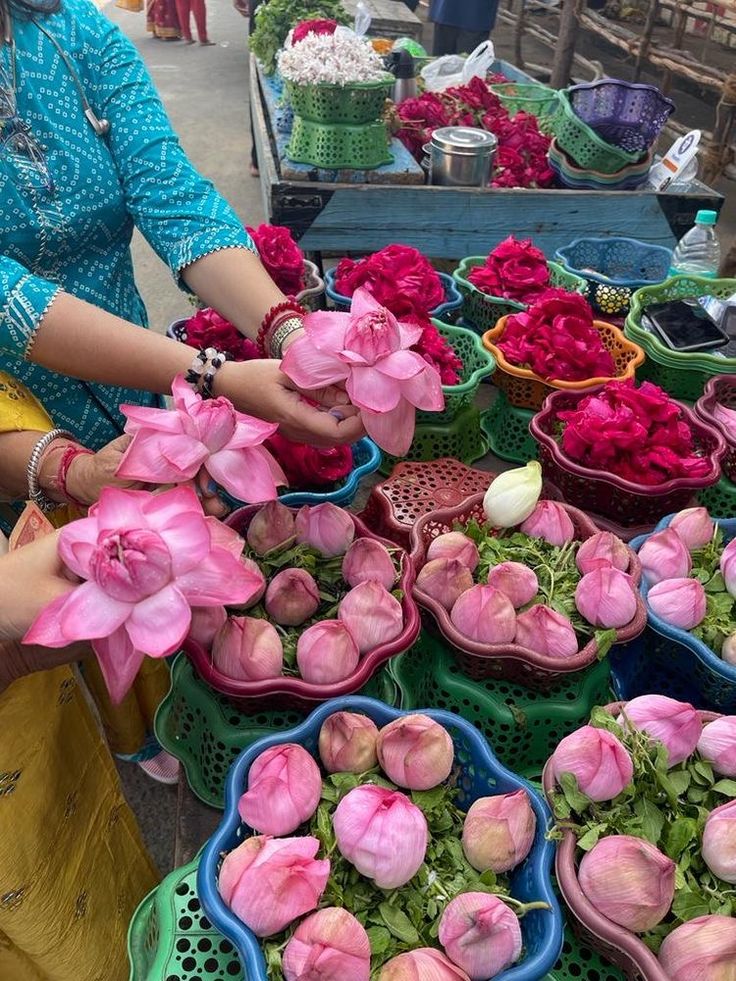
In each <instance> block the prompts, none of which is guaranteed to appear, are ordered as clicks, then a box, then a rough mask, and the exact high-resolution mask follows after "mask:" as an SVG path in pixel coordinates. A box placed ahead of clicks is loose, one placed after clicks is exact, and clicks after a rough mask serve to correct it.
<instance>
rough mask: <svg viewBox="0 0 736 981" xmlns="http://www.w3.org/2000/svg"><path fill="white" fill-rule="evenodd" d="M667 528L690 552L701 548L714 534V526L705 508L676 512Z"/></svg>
mask: <svg viewBox="0 0 736 981" xmlns="http://www.w3.org/2000/svg"><path fill="white" fill-rule="evenodd" d="M669 527H670V528H672V529H673V530H674V531H676V532H677V534H678V535H679V536H680V538H681V539H682V543H683V545H684V546H685V548H686V549H688V550H689V551H690V552H694V551H695V549H698V548H703V547H704V546H705V545H707V544H708V542H710V540H711V539H712V538H713V535H714V534H715V530H716V525H715V522H714V521H713V519H712V518H711V516H710V515H709V514H708V509H707V508H685V510H684V511H678V512H677V514H676V515H675V516H674V518H672V520H671V521H670V523H669Z"/></svg>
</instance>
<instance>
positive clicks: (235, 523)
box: [184, 505, 421, 712]
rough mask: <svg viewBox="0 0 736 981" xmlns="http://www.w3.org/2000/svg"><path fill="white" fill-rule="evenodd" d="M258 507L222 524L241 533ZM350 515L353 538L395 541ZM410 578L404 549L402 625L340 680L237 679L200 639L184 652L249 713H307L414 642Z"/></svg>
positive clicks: (416, 625) (416, 621)
mask: <svg viewBox="0 0 736 981" xmlns="http://www.w3.org/2000/svg"><path fill="white" fill-rule="evenodd" d="M258 509H259V508H258V505H251V506H249V507H245V508H240V510H238V511H235V512H233V514H231V515H230V517H229V518H228V519H227V521H226V524H228V525H229V526H230V527H231V528H234V529H235V530H236V531H237V532H239V533H240V534H242V535H244V534H245V532H246V531H247V530H248V525H249V524H250V522H251V520H252V519H253V516H254V515H255V514H256V512H257V511H258ZM292 510H296V509H292ZM350 517H351V518H352V519H353V521H354V522H355V534H356V537H357V538H373V539H376V540H377V541H383V544H384V545H388V546H392V545H393V543H392V542H387V541H384V540H383V539H381V538H379V536H378V535H374V534H373V532H372V531H370V530H369V529H368V528H367V527H366V525H365V524H363V522H362V521H361V520H360V519H359V518H357V517H355V515H352V514H351V515H350ZM414 578H415V575H414V563H413V562H412V560H411V558H410V557H409V555H408V554H403V555H402V556H401V571H400V573H399V582H398V588H399V589H400V590H401V591H402V593H403V598H402V600H401V608H402V610H403V613H404V629H403V630H402V631H401V633H400V634H399V636H398V637H397V638H396V639H395V640H392V641H391V642H390V643H389V644H382V645H381V646H380V647H375V648H374V649H373V650H371V651H368V652H367V653H366V654H364V655H363V657H361V659H360V662H359V663H358V667H357V668H356V669H355V671H353V673H352V674H351V675H350V676H349V677H348V678H345V679H344V680H343V681H341V682H339V683H338V684H334V685H315V684H312V683H310V682H307V681H304V680H303V679H302V678H285V677H281V678H268V679H266V680H264V681H239V680H237V679H235V678H229V677H228V676H227V675H224V674H222V672H221V671H218V669H217V668H216V667H215V665H214V664H213V663H212V658H211V655H210V652H209V651H207V650H206V649H205V648H204V647H202V646H201V645H200V644H196V643H194V642H193V641H191V640H187V641H186V642H185V644H184V651H185V652H186V654H187V656H188V657H189V659H190V660H191V662H192V664H193V665H194V667H195V668H196V669H197V672H198V673H199V675H200V676H201V677H202V678H203V679H204V680H205V681H206V682H207V683H208V684H209V685H211V686H212V687H213V688H214V689H215V691H219V692H221V693H222V694H223V695H226V696H227V697H228V698H229V699H230V700H231V701H233V702H234V703H235V704H236V705H238V706H239V707H240V708H243V709H245V710H246V711H248V712H257V711H261V710H264V709H274V708H276V709H279V708H283V709H287V708H288V709H300V710H303V711H307V712H310V711H311V710H312V709H313V708H314V707H315V705H317V704H319V703H320V702H325V701H327V699H329V698H336V697H338V696H340V695H352V694H354V693H355V692H357V691H358V689H360V688H362V687H363V685H365V684H366V683H367V682H368V681H369V680H370V679H371V678H372V677H373V675H374V674H375V673H376V671H378V669H379V668H380V667H381V665H382V664H384V663H385V662H386V661H388V660H389V659H390V658H392V657H395V656H396V655H397V654H401V653H403V651H406V650H408V649H409V648H410V647H411V646H412V644H413V643H414V641H415V640H416V639H417V637H418V635H419V629H420V626H421V621H420V617H419V610H418V609H417V605H416V602H415V601H414V599H413V598H412V586H413V585H414Z"/></svg>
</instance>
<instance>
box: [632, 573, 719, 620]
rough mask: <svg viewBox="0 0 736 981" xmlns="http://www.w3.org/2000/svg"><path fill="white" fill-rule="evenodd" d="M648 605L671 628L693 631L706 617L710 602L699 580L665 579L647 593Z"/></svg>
mask: <svg viewBox="0 0 736 981" xmlns="http://www.w3.org/2000/svg"><path fill="white" fill-rule="evenodd" d="M647 605H648V606H649V609H650V610H651V611H652V613H654V615H655V616H658V617H659V619H660V620H664V622H665V623H668V624H669V625H670V626H671V627H679V628H680V629H681V630H693V628H695V627H697V626H698V624H699V623H701V622H702V620H703V618H704V617H705V614H706V610H707V606H708V601H707V599H706V595H705V589H704V588H703V584H702V582H698V580H697V579H664V580H663V581H662V582H658V583H657V584H656V585H654V586H652V588H651V589H650V590H649V592H648V593H647Z"/></svg>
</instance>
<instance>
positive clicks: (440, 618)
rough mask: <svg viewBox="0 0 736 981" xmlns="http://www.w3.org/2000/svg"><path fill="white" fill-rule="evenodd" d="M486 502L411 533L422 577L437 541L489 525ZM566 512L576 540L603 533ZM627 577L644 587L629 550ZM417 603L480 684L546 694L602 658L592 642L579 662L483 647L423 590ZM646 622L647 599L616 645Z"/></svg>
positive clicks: (432, 518) (426, 520) (430, 519)
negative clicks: (475, 524) (457, 529)
mask: <svg viewBox="0 0 736 981" xmlns="http://www.w3.org/2000/svg"><path fill="white" fill-rule="evenodd" d="M483 496H484V495H483V494H474V495H473V497H470V498H468V499H467V500H466V501H465V502H464V503H463V504H461V505H460V506H459V507H454V508H446V509H444V510H441V511H433V512H431V513H430V514H427V515H425V516H424V517H423V518H420V519H419V521H417V523H416V524H415V525H414V528H413V529H412V533H411V557H412V561H413V563H414V568H415V570H416V571H417V572H419V570H420V569H421V568H422V566H423V565H424V563H425V562H426V558H427V548H428V547H429V543H430V542H431V541H432V539H433V538H436V537H437V536H438V535H442V534H444V533H445V532H448V531H452V529H453V527H454V525H455V523H456V522H465V521H469V520H471V519H473V518H475V519H476V520H479V521H485V515H484V513H483ZM562 507H564V508H565V510H566V511H567V513H568V514H569V515H570V518H571V520H572V523H573V526H574V528H575V537H576V538H578V539H580V540H583V541H584V540H585V539H586V538H590V537H591V535H595V534H596V533H597V532H598V528H596V526H595V525H594V524H593V522H592V521H591V520H590V518H588V517H587V515H585V514H583V512H582V511H579V510H578V509H577V508H574V507H570V505H569V504H563V505H562ZM627 572H628V573H629V575H630V576H631V578H632V580H633V582H634V583H635V584H636V585H638V583H639V581H640V579H641V566H640V564H639V559H638V558H637V556H636V554H635V553H634V552H633V551H631V550H629V566H628V569H627ZM414 598H415V600H416V601H417V603H418V604H419V605H420V606H421V607H422V609H423V610H426V611H427V612H428V613H429V614H431V616H432V617H433V618H434V621H435V623H436V625H437V627H438V629H439V630H440V632H441V634H442V636H443V637H444V638H445V639H446V640H447V641H448V642H449V643H450V644H451V645H452V647H453V649H454V653H455V657H456V659H457V662H458V664H459V666H460V668H461V670H462V671H463V672H464V673H465V674H466V675H467V676H468V677H470V678H472V679H473V680H474V681H483V680H485V679H487V678H505V679H507V680H509V681H513V682H516V683H517V684H521V685H525V686H526V687H528V688H546V687H549V686H550V685H552V684H554V682H555V681H556V680H558V679H559V678H560V677H562V676H563V675H568V674H571V673H572V672H574V671H582V670H584V669H585V668H587V667H590V665H591V664H593V663H594V662H595V660H596V657H597V656H598V645H597V644H596V642H595V640H590V641H588V643H587V644H586V645H585V647H583V649H582V650H581V651H578V653H577V654H576V655H575V656H574V657H569V658H565V659H564V661H563V660H561V659H560V658H556V657H550V656H549V655H547V654H539V653H538V652H537V651H532V650H530V649H528V648H526V647H521V646H519V645H518V644H479V643H476V642H475V641H472V640H469V639H468V638H467V637H464V636H463V635H462V634H461V633H460V632H459V630H457V629H456V627H455V625H454V624H453V622H452V620H450V614H449V613H448V612H447V610H446V609H445V608H444V606H442V605H441V604H440V603H438V602H437V600H435V599H433V598H432V597H431V596H428V595H427V594H426V593H425V592H423V591H422V590H421V589H420V588H419V587H418V586H414ZM646 622H647V615H646V609H645V607H644V603H643V601H642V599H641V597H637V607H636V614H635V616H634V618H633V619H632V620H631V622H630V623H628V624H627V625H626V626H625V627H621V628H620V629H619V630H617V631H616V643H617V644H621V643H624V642H625V641H629V640H633V639H634V637H637V636H638V635H639V634H640V633H641V632H642V631H643V630H644V627H645V626H646Z"/></svg>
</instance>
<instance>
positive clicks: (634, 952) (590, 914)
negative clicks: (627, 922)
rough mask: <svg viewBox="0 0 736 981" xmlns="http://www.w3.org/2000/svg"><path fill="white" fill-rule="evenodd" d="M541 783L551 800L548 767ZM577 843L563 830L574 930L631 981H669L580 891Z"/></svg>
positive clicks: (562, 877) (560, 875) (562, 878)
mask: <svg viewBox="0 0 736 981" xmlns="http://www.w3.org/2000/svg"><path fill="white" fill-rule="evenodd" d="M624 704H625V703H624V702H615V703H614V704H612V705H608V706H606V708H607V709H608V710H609V711H610V712H611V714H612V715H613V714H615V713H618V712H619V710H620V709H621V708H622V706H623V705H624ZM699 714H700V718H701V721H702V722H703V723H706V722H712V721H713V720H714V719H717V718H718V713H717V712H700V713H699ZM542 784H543V786H544V792H545V793H546V795H547V799H548V800H550V801H551V799H552V793H553V792H554V789H555V781H554V778H553V777H552V775H551V774H550V771H549V768H548V767H545V770H544V773H543V774H542ZM576 847H577V840H576V838H575V835H574V834H573V832H572V831H564V832H563V837H562V840H561V841H560V843H559V845H558V846H557V855H556V857H555V873H556V875H557V885H558V886H559V890H560V892H561V893H562V898H563V899H564V901H565V904H566V905H567V908H568V910H569V911H570V914H571V917H572V921H573V922H572V927H573V930H574V931H575V933H576V934H578V935H579V936H580V937H581V938H582V939H583V940H584V941H586V942H587V943H588V944H589V946H591V947H592V948H593V949H594V950H596V951H598V953H599V954H601V955H602V956H603V957H605V958H607V959H608V960H609V961H611V963H612V964H615V965H616V967H620V968H621V969H622V970H623V971H625V972H626V976H627V978H629V981H670V976H669V974H666V973H665V972H664V971H663V970H662V966H661V964H660V963H659V960H658V959H657V957H656V956H655V955H654V954H653V953H652V951H651V950H650V949H649V948H648V947H647V945H646V944H645V943H644V941H643V940H641V939H640V938H639V937H638V936H637V935H636V934H635V933H632V932H631V931H630V930H626V929H625V928H624V927H622V926H619V925H618V923H614V922H613V920H609V919H608V917H607V916H603V914H602V913H599V912H598V910H597V909H596V908H595V906H593V904H592V903H591V902H589V901H588V899H587V898H586V896H585V893H584V892H583V890H582V889H581V888H580V883H579V882H578V874H577V864H576V862H575V850H576Z"/></svg>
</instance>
